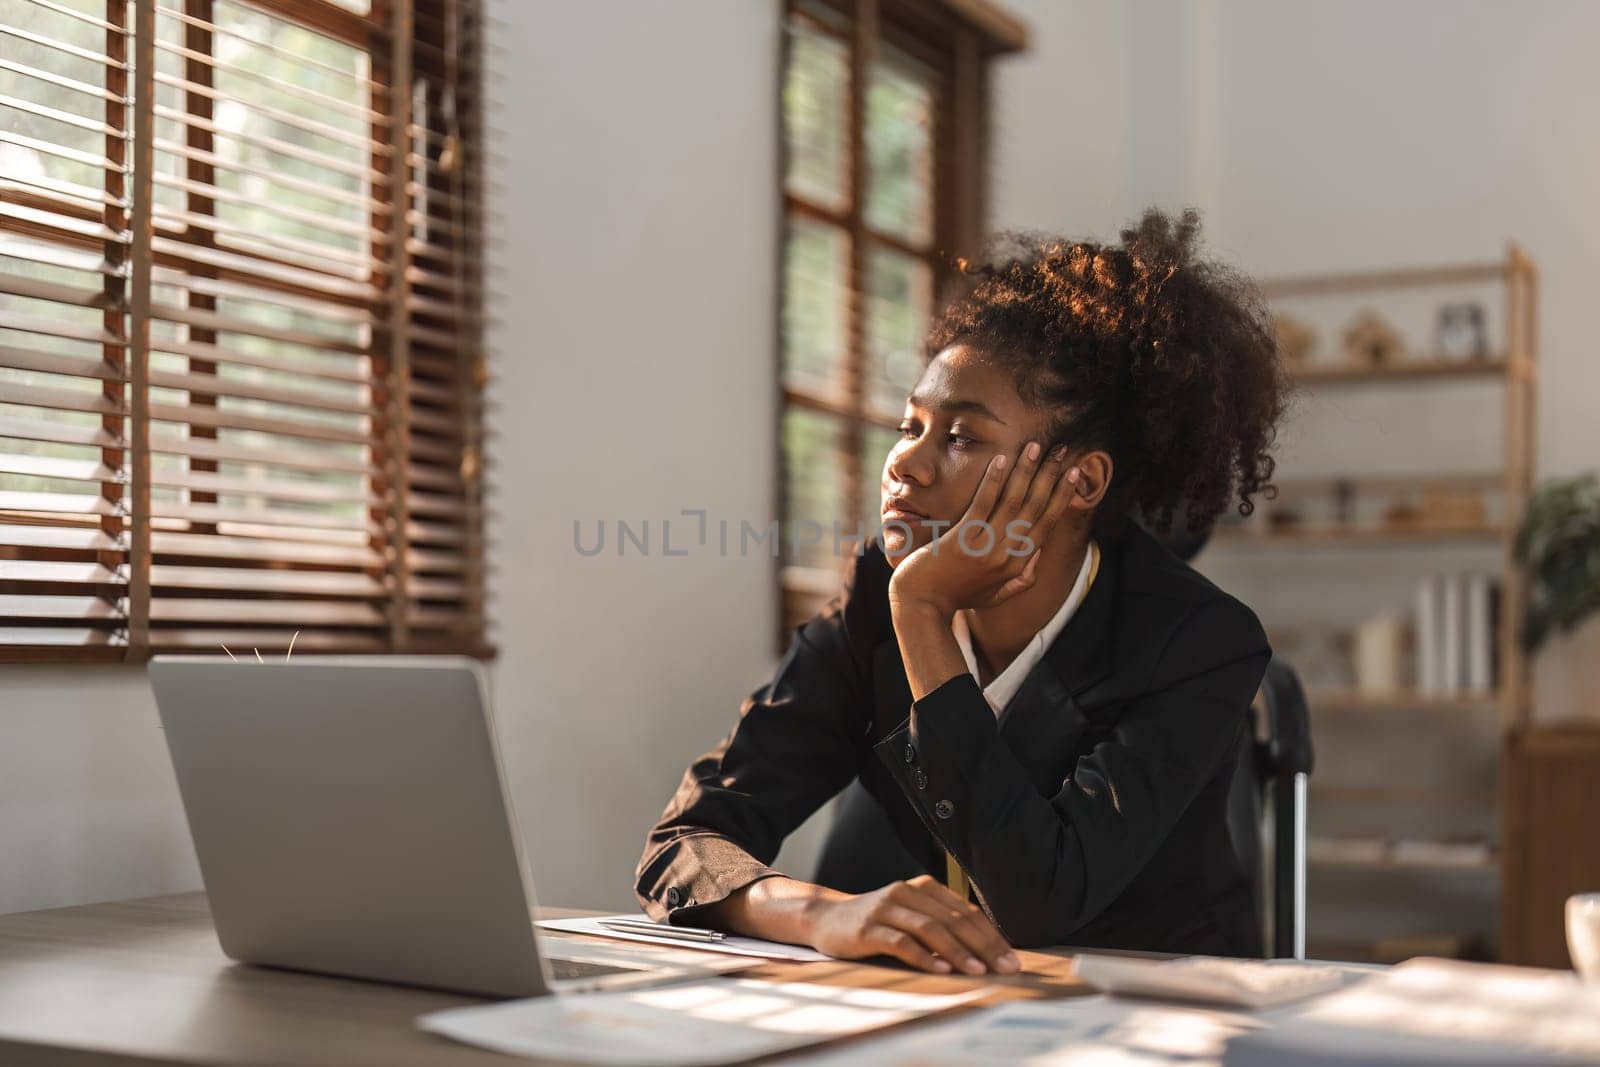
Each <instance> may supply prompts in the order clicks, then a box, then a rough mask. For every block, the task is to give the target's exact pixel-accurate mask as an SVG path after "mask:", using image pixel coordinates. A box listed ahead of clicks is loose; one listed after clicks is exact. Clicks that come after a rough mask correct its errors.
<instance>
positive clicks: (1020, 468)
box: [989, 441, 1040, 529]
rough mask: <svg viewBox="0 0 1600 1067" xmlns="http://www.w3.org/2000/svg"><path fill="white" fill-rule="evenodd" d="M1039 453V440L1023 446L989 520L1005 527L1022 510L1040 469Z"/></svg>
mask: <svg viewBox="0 0 1600 1067" xmlns="http://www.w3.org/2000/svg"><path fill="white" fill-rule="evenodd" d="M1039 455H1040V450H1039V442H1037V441H1029V442H1028V443H1027V444H1026V445H1024V446H1023V449H1022V454H1021V455H1019V456H1018V457H1017V465H1016V468H1015V469H1014V470H1013V471H1012V472H1011V477H1010V478H1008V479H1007V480H1006V487H1005V491H1004V492H1003V493H1001V495H1000V506H999V507H998V508H996V509H995V511H994V514H993V515H991V516H989V521H990V522H992V523H993V524H994V525H995V526H998V527H1000V528H1002V529H1004V528H1005V525H1006V523H1007V522H1009V521H1010V520H1011V519H1013V518H1015V517H1016V516H1017V514H1018V512H1019V511H1020V510H1021V508H1022V502H1023V501H1024V500H1025V499H1027V495H1028V490H1029V488H1030V487H1031V486H1032V485H1033V481H1034V472H1035V471H1037V470H1038V469H1039Z"/></svg>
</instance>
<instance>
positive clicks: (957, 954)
mask: <svg viewBox="0 0 1600 1067" xmlns="http://www.w3.org/2000/svg"><path fill="white" fill-rule="evenodd" d="M949 918H950V916H949V915H948V913H945V914H939V915H931V914H929V913H927V912H926V911H923V910H920V909H918V908H915V907H905V906H903V905H900V904H888V905H885V906H884V910H883V911H882V913H880V915H879V921H880V922H881V923H882V924H883V925H885V926H892V927H894V928H895V929H897V930H904V931H905V932H906V933H908V934H910V935H911V936H912V937H915V938H916V939H917V940H918V941H920V942H921V943H922V945H923V947H925V948H927V949H928V950H929V951H931V952H937V953H938V954H939V955H940V956H941V957H942V958H943V959H944V960H946V961H947V962H948V963H950V965H951V966H953V967H955V968H956V969H958V970H962V971H965V972H966V973H968V974H982V973H983V972H984V971H985V970H987V968H986V967H985V966H984V963H983V960H981V959H979V958H978V957H977V955H975V954H974V953H973V951H972V950H971V949H970V948H968V947H967V946H966V944H965V943H964V942H963V941H962V939H961V938H960V937H959V936H958V935H957V934H956V932H955V931H954V930H953V929H952V928H951V927H950V925H948V923H949Z"/></svg>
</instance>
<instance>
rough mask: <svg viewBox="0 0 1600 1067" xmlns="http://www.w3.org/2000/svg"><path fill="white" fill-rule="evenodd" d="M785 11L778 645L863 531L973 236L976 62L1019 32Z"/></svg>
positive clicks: (902, 11)
mask: <svg viewBox="0 0 1600 1067" xmlns="http://www.w3.org/2000/svg"><path fill="white" fill-rule="evenodd" d="M785 11H786V21H785V33H784V61H783V82H782V114H783V124H782V159H783V164H782V179H781V180H782V190H783V202H784V239H783V244H782V261H781V264H780V288H781V292H782V297H781V312H780V315H781V319H780V323H779V336H780V344H779V349H780V378H781V382H782V397H783V403H782V416H781V421H780V427H779V448H778V465H779V471H778V482H779V485H780V486H781V491H780V494H779V500H780V509H781V514H780V520H781V523H780V528H781V529H782V530H784V531H785V534H786V536H785V537H784V538H783V539H782V547H781V555H780V563H779V581H780V589H781V594H782V595H781V602H782V615H781V618H780V620H779V635H778V646H779V648H780V649H781V648H783V647H784V646H786V645H787V644H788V641H789V635H790V632H791V631H792V629H793V627H795V626H797V625H799V624H800V623H802V622H803V621H804V620H805V619H806V618H808V617H809V616H810V615H811V614H813V613H814V612H815V611H816V610H817V608H818V607H820V606H821V604H822V603H823V601H825V600H826V599H827V598H828V597H829V596H831V595H832V594H833V593H834V592H835V591H836V590H837V589H838V581H839V565H840V564H842V562H843V561H844V559H845V558H847V557H848V555H849V554H850V551H851V549H850V547H849V545H848V544H847V543H844V542H847V541H848V540H849V538H850V535H851V534H852V533H857V532H860V533H861V534H863V535H865V536H870V535H871V534H872V533H873V532H875V531H876V530H877V524H878V503H879V493H878V488H879V476H880V473H881V471H882V468H883V463H884V460H885V458H886V456H887V454H888V451H889V448H890V447H891V446H892V444H893V443H894V441H895V439H896V437H897V430H896V428H897V427H898V426H899V424H900V416H901V412H902V408H903V405H904V403H905V397H906V394H907V393H908V392H909V391H910V388H911V386H912V385H913V384H914V383H915V381H916V378H917V377H918V375H919V374H920V373H921V370H922V366H923V359H922V352H921V348H922V335H923V332H924V331H925V329H926V327H927V325H928V320H929V318H930V316H931V314H932V313H933V310H934V304H935V300H936V299H937V294H938V293H939V292H940V291H941V290H942V289H944V288H945V283H946V282H947V281H948V280H949V279H950V277H951V275H952V274H953V272H954V264H955V260H956V258H957V257H959V256H961V255H971V254H973V253H974V252H975V251H977V246H978V245H979V244H980V243H981V236H982V233H983V219H984V203H985V199H986V190H985V185H986V181H985V178H986V175H985V170H984V158H985V154H986V152H987V145H988V131H987V122H986V114H987V99H988V88H987V83H988V60H989V59H990V58H991V57H993V56H995V55H997V54H999V53H1003V52H1009V51H1016V50H1019V49H1021V48H1023V47H1024V46H1025V44H1026V32H1025V29H1024V28H1023V27H1022V26H1021V24H1019V23H1017V22H1016V21H1015V20H1013V19H1011V18H1010V17H1008V16H1006V15H1005V14H1004V13H1003V12H1002V11H1000V10H999V9H998V8H995V7H992V6H991V5H988V4H985V3H981V2H978V0H970V2H959V3H958V2H955V0H941V2H937V3H924V2H910V0H789V2H788V3H787V5H786V8H785ZM810 524H815V525H814V526H812V525H810ZM801 526H804V527H805V530H806V533H805V534H803V535H802V534H798V533H796V532H795V531H796V530H797V529H799V528H800V527H801ZM836 528H837V529H838V531H839V534H840V537H841V539H842V541H836V539H835V529H836ZM818 529H820V530H821V531H822V533H821V535H820V537H817V538H815V539H813V538H812V537H811V533H812V532H813V531H815V530H818Z"/></svg>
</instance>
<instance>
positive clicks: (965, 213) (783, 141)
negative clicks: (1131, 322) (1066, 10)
mask: <svg viewBox="0 0 1600 1067" xmlns="http://www.w3.org/2000/svg"><path fill="white" fill-rule="evenodd" d="M781 8H782V11H781V18H782V24H781V26H780V29H779V32H780V37H781V41H782V44H781V48H780V53H779V55H780V58H779V72H778V116H779V122H778V172H777V185H778V192H779V198H780V204H781V208H780V221H779V226H780V230H779V234H780V236H779V241H778V260H777V274H778V299H777V330H776V335H777V344H776V348H777V358H776V364H777V366H776V371H777V383H778V384H777V394H778V401H777V408H778V417H777V419H776V430H775V436H776V448H775V466H774V481H775V484H776V486H777V497H776V512H777V516H778V520H779V527H778V528H779V529H780V530H782V531H785V533H786V534H787V532H788V531H789V520H790V516H789V514H788V504H789V471H788V469H787V468H788V464H787V461H786V457H785V447H784V426H785V422H786V416H787V415H788V414H789V412H791V411H796V410H809V411H814V412H818V413H821V414H824V415H826V416H829V417H831V418H832V419H834V420H836V421H837V425H838V427H839V435H840V439H839V440H838V441H837V442H836V447H835V448H834V450H833V462H834V465H835V468H836V469H835V470H834V471H833V472H832V475H833V477H834V478H836V479H837V480H838V483H839V491H840V496H841V498H842V500H843V501H844V512H845V514H843V515H841V516H839V520H840V521H841V523H844V524H845V526H844V529H845V530H846V531H850V530H853V529H854V527H853V526H852V525H850V524H852V523H854V522H857V521H860V516H861V515H862V514H863V508H862V505H863V504H864V503H866V500H865V495H866V493H867V491H868V490H869V489H870V488H871V487H870V486H868V485H866V479H865V478H864V477H863V474H862V470H861V461H860V460H861V455H862V452H863V446H864V442H865V440H866V436H867V433H868V431H869V430H870V429H871V428H875V427H878V428H883V429H887V430H895V429H897V428H898V426H899V423H900V412H899V411H894V412H888V411H883V410H874V409H873V408H872V406H871V404H870V402H869V400H868V396H867V381H866V379H867V372H868V357H867V333H866V319H867V313H866V308H865V303H866V283H867V271H868V258H869V256H870V254H871V251H872V249H873V248H874V247H880V248H885V249H888V250H891V251H894V252H898V253H900V254H902V255H905V256H908V257H911V258H914V259H916V260H917V261H919V262H921V263H923V264H925V265H926V266H927V267H928V269H929V270H930V272H931V282H932V284H931V287H930V288H931V298H932V305H933V306H934V307H936V306H937V304H938V303H939V300H940V294H941V293H943V292H945V291H947V290H948V288H949V286H950V284H951V281H952V279H953V278H954V276H955V274H956V269H955V263H956V261H957V259H958V258H959V257H961V256H969V255H972V254H974V253H975V252H976V251H977V250H978V247H979V245H980V243H981V241H982V236H983V234H984V232H985V226H986V218H987V215H986V212H987V203H988V194H989V189H988V174H987V168H986V166H985V162H986V160H987V156H988V149H989V141H990V132H989V123H988V114H989V95H990V72H989V62H990V60H992V59H993V58H995V57H997V56H1000V55H1004V54H1007V53H1012V52H1017V51H1020V50H1022V49H1024V48H1025V47H1026V46H1027V31H1026V28H1025V27H1024V26H1023V25H1022V24H1021V23H1020V22H1018V21H1017V20H1016V19H1014V18H1012V17H1011V16H1010V15H1009V14H1007V13H1006V12H1004V11H1003V10H1002V9H1000V8H998V7H995V6H994V5H992V4H990V3H988V2H986V0H938V2H935V3H922V2H917V0H783V3H782V5H781ZM819 15H820V16H821V17H819ZM835 20H836V21H835ZM794 22H799V23H801V24H803V25H804V26H805V27H806V28H807V29H808V30H809V31H811V32H817V33H821V34H823V35H825V36H827V37H829V38H832V39H833V40H835V41H837V42H840V43H842V44H843V45H844V46H845V49H846V57H847V69H848V84H847V86H846V94H845V95H846V102H845V107H844V114H845V131H844V133H845V138H844V140H845V175H846V177H845V183H844V188H845V192H846V203H845V206H844V207H843V209H838V208H833V207H830V206H828V205H825V204H821V203H818V202H816V201H814V200H811V199H808V198H807V197H806V196H805V195H804V194H802V193H798V192H796V191H794V190H792V189H791V188H790V187H789V184H788V171H789V155H790V153H789V131H788V128H787V116H786V115H785V113H784V106H783V89H784V86H785V85H786V83H787V79H788V74H789V64H790V52H791V31H790V26H791V24H792V23H794ZM880 46H888V47H890V48H893V49H894V50H896V51H897V52H900V53H902V54H905V55H907V56H909V57H910V58H911V59H912V60H914V61H916V62H917V63H919V64H921V65H922V66H924V67H926V68H927V69H929V70H930V71H931V72H932V73H933V75H934V83H935V86H936V91H935V94H934V101H933V105H934V123H933V130H932V157H933V158H932V168H931V176H932V190H931V194H932V196H931V199H932V212H931V216H932V217H931V222H932V226H931V233H930V237H929V240H928V242H927V244H926V245H925V246H919V245H918V244H916V243H914V242H911V241H907V240H906V239H904V238H902V237H900V236H898V235H895V234H890V233H885V232H883V231H881V230H878V229H876V228H874V227H872V226H870V225H869V224H868V223H867V220H866V218H865V210H866V199H867V160H866V146H865V136H864V135H865V126H866V95H867V86H868V82H869V78H870V75H871V65H872V61H873V59H874V58H875V56H876V53H877V50H878V49H879V47H880ZM796 218H798V219H804V220H807V221H808V222H812V223H818V224H821V225H825V226H829V227H831V228H833V229H834V230H836V231H840V232H843V233H844V234H845V237H846V239H847V241H848V267H847V269H846V271H845V279H844V280H845V291H844V317H845V328H844V334H845V341H844V350H843V352H842V353H841V354H840V358H841V360H842V365H841V367H840V370H841V371H842V375H841V376H842V378H843V381H844V389H843V392H842V394H836V395H834V396H823V395H821V394H820V393H818V392H814V391H808V390H807V389H805V388H804V387H797V386H794V385H791V384H790V383H789V382H788V381H787V380H786V375H785V371H786V364H787V355H788V353H787V352H786V345H785V337H784V324H783V316H784V309H785V307H786V305H787V300H788V293H787V285H786V274H787V271H786V269H785V265H786V263H787V257H788V251H789V240H790V231H791V220H792V219H796ZM930 310H932V309H931V308H930ZM836 562H837V564H838V566H837V567H836V568H833V569H827V568H819V567H807V566H802V565H796V564H793V563H790V562H789V561H788V560H787V558H786V554H785V552H784V551H782V550H781V549H780V551H778V552H777V553H776V558H775V560H774V564H775V566H774V581H775V584H776V587H777V589H778V592H779V612H778V619H777V641H776V647H777V649H778V651H780V652H781V651H782V650H783V649H784V648H786V647H787V645H788V643H789V640H790V638H791V636H792V633H793V630H794V628H795V627H796V626H798V625H799V624H800V623H801V622H803V621H804V620H805V619H806V618H809V617H810V616H811V615H812V614H814V613H815V612H816V610H817V609H818V608H820V607H821V606H822V605H823V604H824V603H825V602H826V601H827V599H828V598H829V597H830V596H832V595H833V594H834V593H835V592H836V591H837V589H838V583H839V577H840V574H839V571H840V570H842V567H843V565H844V563H845V560H844V559H840V560H838V561H836Z"/></svg>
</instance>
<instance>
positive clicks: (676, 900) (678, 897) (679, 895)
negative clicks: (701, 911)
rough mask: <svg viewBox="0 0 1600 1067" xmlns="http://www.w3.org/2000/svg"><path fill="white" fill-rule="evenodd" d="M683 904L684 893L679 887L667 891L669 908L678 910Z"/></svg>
mask: <svg viewBox="0 0 1600 1067" xmlns="http://www.w3.org/2000/svg"><path fill="white" fill-rule="evenodd" d="M681 903H683V891H682V890H680V889H679V888H678V887H677V886H673V887H672V888H671V889H668V890H667V907H669V908H676V907H677V906H678V905H679V904H681Z"/></svg>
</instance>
